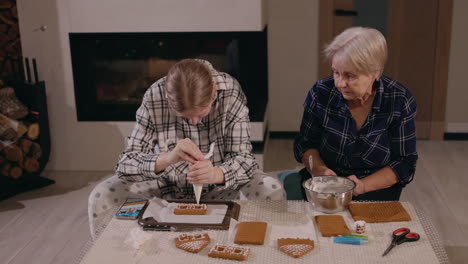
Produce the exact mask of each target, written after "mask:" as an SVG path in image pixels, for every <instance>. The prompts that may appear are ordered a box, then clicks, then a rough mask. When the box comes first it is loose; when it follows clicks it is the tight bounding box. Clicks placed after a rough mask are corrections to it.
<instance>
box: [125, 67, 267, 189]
mask: <svg viewBox="0 0 468 264" xmlns="http://www.w3.org/2000/svg"><path fill="white" fill-rule="evenodd" d="M202 62H204V63H205V64H206V65H208V66H209V68H210V69H211V72H212V78H213V81H214V83H215V84H216V87H217V97H216V99H215V100H214V102H213V105H212V108H211V111H210V113H209V114H208V115H207V116H205V117H203V118H202V119H201V120H200V122H199V123H198V124H197V125H191V124H190V123H189V121H188V120H187V119H186V118H183V117H179V116H176V115H175V113H174V111H172V110H170V108H169V106H168V103H167V100H166V94H165V93H166V90H165V79H166V78H165V77H164V78H162V79H160V80H158V81H157V82H155V83H154V84H153V85H152V86H151V87H150V88H149V89H148V91H147V92H146V93H145V95H144V97H143V102H142V104H141V106H140V108H139V109H138V111H137V112H136V125H135V127H134V129H133V132H132V134H131V135H130V136H129V137H127V148H126V149H125V151H124V152H123V153H122V154H121V155H120V158H119V161H118V163H117V166H116V172H117V175H118V176H119V177H120V178H125V179H126V180H129V181H149V180H156V181H157V183H158V186H159V188H160V190H161V194H162V195H163V196H164V195H167V194H174V193H175V194H178V195H177V197H185V198H191V197H193V188H192V184H190V183H189V182H188V181H187V180H186V174H187V172H188V163H187V162H185V161H181V162H178V163H176V164H173V165H170V166H168V167H167V168H166V169H165V170H164V171H162V172H159V173H156V172H155V164H156V160H157V158H158V156H159V154H160V153H161V152H168V151H170V150H172V149H174V148H175V146H176V144H177V140H178V139H183V138H189V139H191V140H192V141H193V142H194V143H195V144H196V145H197V146H198V147H199V148H200V150H201V152H202V153H204V154H205V153H208V151H209V147H210V144H211V143H212V142H215V148H214V153H213V156H212V157H211V158H210V160H211V162H212V163H213V166H217V167H219V168H220V169H221V170H222V171H223V172H224V177H225V184H224V187H225V188H229V189H237V188H238V187H239V185H242V184H244V183H246V182H248V181H250V179H251V178H252V175H253V172H254V170H255V169H257V168H258V165H257V162H256V161H255V158H254V157H253V155H252V153H251V151H252V145H251V143H250V121H249V110H248V108H247V106H246V103H247V99H246V97H245V95H244V93H243V92H242V90H241V88H240V85H239V83H238V82H237V80H235V79H234V78H233V77H231V76H230V75H229V74H227V73H222V72H218V71H216V70H215V69H214V68H213V67H212V66H211V64H210V63H208V62H206V61H202ZM214 187H215V185H204V190H203V191H204V192H206V191H210V190H212V189H213V188H214ZM181 195H182V196H181Z"/></svg>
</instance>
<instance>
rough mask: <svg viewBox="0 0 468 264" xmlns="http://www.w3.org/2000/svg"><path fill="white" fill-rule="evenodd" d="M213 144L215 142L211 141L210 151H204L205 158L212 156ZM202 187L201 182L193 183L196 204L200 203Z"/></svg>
mask: <svg viewBox="0 0 468 264" xmlns="http://www.w3.org/2000/svg"><path fill="white" fill-rule="evenodd" d="M214 146H215V143H214V142H212V143H211V145H210V151H208V153H206V155H205V159H206V160H207V159H209V158H211V156H213V151H214ZM202 189H203V184H194V185H193V192H194V193H195V199H197V204H200V196H201V192H202Z"/></svg>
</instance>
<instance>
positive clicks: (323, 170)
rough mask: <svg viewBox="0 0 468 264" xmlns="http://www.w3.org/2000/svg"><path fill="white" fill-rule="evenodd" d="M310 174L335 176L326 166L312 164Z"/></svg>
mask: <svg viewBox="0 0 468 264" xmlns="http://www.w3.org/2000/svg"><path fill="white" fill-rule="evenodd" d="M312 175H314V176H336V173H335V172H334V171H333V170H331V169H329V168H328V167H327V166H314V168H313V171H312Z"/></svg>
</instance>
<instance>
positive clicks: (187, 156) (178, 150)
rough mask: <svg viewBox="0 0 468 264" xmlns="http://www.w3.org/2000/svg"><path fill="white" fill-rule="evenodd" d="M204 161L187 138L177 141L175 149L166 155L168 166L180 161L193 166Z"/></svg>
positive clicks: (198, 150)
mask: <svg viewBox="0 0 468 264" xmlns="http://www.w3.org/2000/svg"><path fill="white" fill-rule="evenodd" d="M204 159H205V158H204V156H203V154H202V153H201V151H200V149H199V148H198V147H197V145H195V143H193V142H192V140H190V139H188V138H184V139H181V140H179V141H177V145H176V147H175V148H174V149H173V150H171V151H169V153H168V161H169V163H170V164H175V163H177V162H179V161H182V160H184V161H187V162H189V163H191V164H194V163H195V162H197V161H200V160H204Z"/></svg>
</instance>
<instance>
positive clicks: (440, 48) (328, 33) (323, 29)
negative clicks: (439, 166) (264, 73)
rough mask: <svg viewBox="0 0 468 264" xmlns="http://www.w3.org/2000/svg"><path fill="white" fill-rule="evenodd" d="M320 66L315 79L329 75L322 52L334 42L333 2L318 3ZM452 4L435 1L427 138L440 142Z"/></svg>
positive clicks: (447, 0)
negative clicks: (328, 44)
mask: <svg viewBox="0 0 468 264" xmlns="http://www.w3.org/2000/svg"><path fill="white" fill-rule="evenodd" d="M318 12H319V30H318V32H319V45H318V46H319V50H318V53H319V56H318V57H319V63H318V77H319V78H320V79H321V78H324V77H326V76H329V75H330V65H329V64H328V62H327V61H326V60H325V58H324V56H323V53H322V50H323V48H324V46H325V45H326V44H327V43H329V42H330V41H331V40H332V39H333V29H334V25H333V16H334V1H333V0H331V1H330V0H319V10H318ZM452 12H453V0H438V10H437V17H438V19H437V22H436V24H437V28H436V49H435V63H434V76H433V82H432V83H433V89H432V105H431V110H432V112H431V120H430V121H428V122H429V123H430V124H429V127H430V134H429V138H428V139H431V140H443V139H444V133H445V111H446V104H447V89H448V73H449V72H448V70H449V57H450V41H451V32H452Z"/></svg>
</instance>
